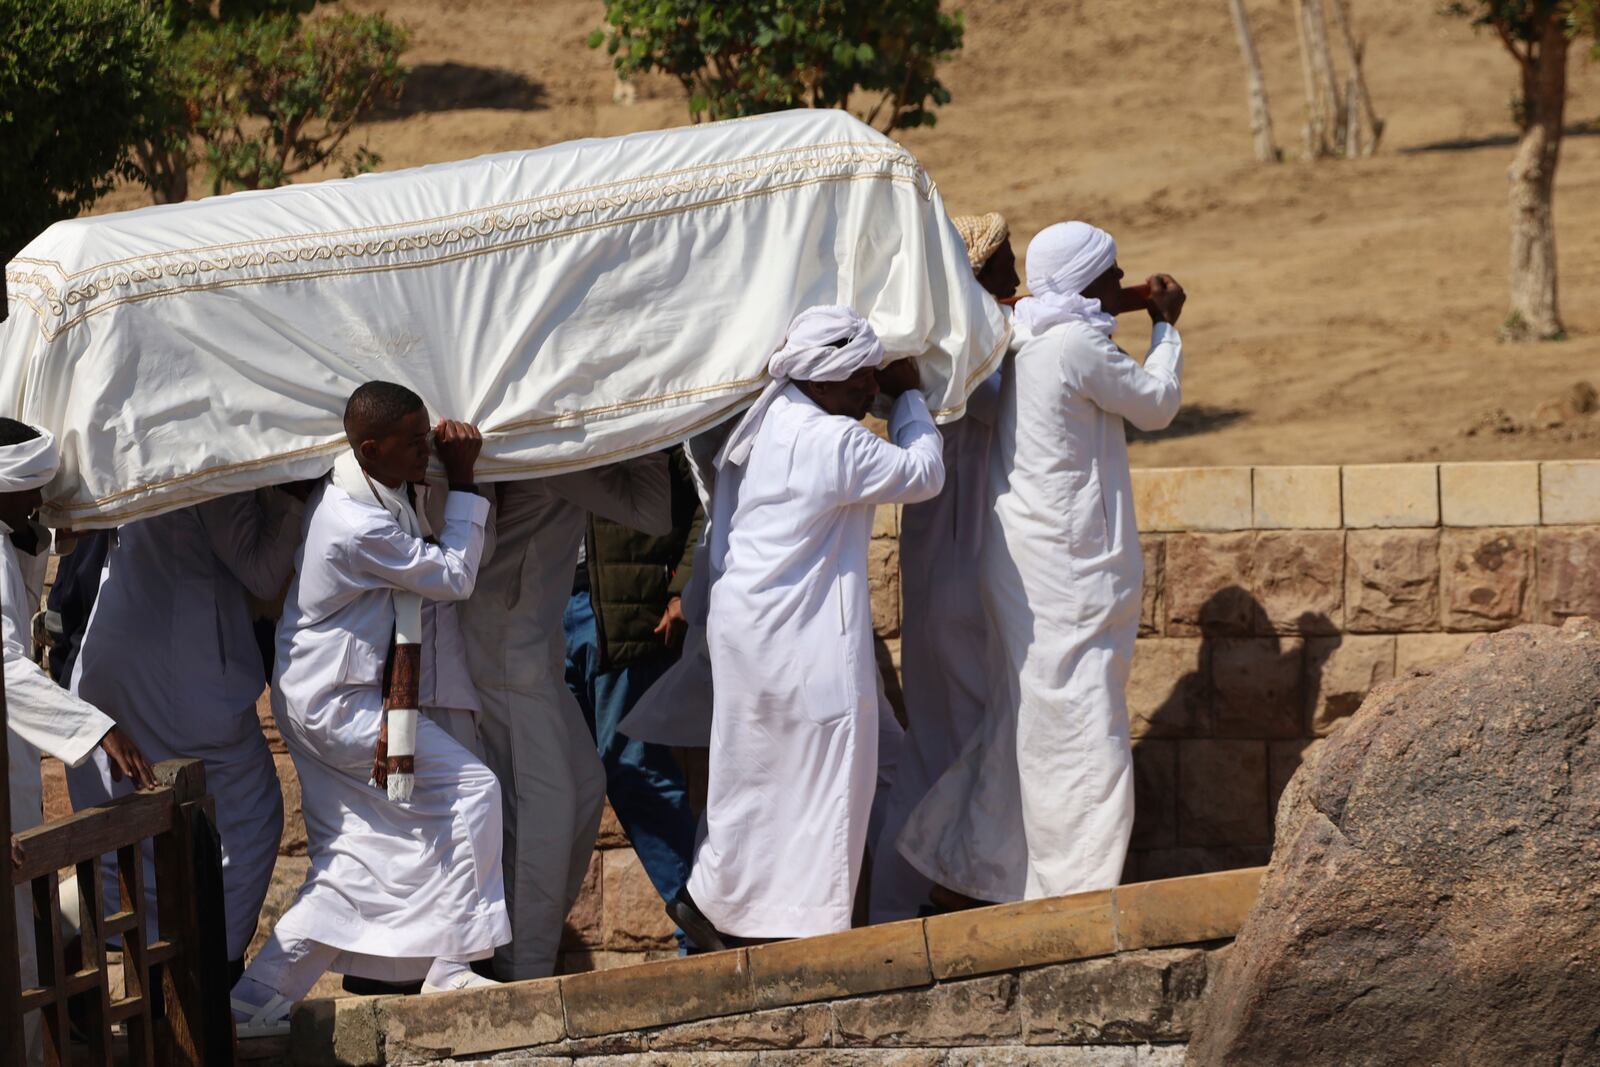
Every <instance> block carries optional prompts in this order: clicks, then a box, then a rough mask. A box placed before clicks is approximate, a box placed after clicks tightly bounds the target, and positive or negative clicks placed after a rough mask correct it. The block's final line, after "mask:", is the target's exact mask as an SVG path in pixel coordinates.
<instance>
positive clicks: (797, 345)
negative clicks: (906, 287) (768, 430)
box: [717, 304, 884, 467]
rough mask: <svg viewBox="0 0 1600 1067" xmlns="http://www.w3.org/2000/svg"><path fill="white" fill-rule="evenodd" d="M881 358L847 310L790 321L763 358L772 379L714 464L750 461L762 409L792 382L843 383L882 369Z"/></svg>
mask: <svg viewBox="0 0 1600 1067" xmlns="http://www.w3.org/2000/svg"><path fill="white" fill-rule="evenodd" d="M883 354H884V353H883V342H881V341H879V340H878V335H877V334H876V333H874V332H873V331H872V327H871V326H870V325H869V324H868V323H867V320H866V319H864V318H862V317H861V316H860V315H857V314H856V313H855V312H854V311H852V310H850V309H849V308H847V307H840V306H838V305H836V304H823V305H820V306H818V307H809V308H806V309H805V310H804V311H802V312H800V314H798V315H796V316H795V317H794V321H793V322H791V323H789V334H788V336H787V337H785V338H784V339H783V347H782V348H780V349H778V350H777V351H776V352H774V353H773V354H772V358H771V359H769V360H767V373H768V374H769V375H771V376H772V381H771V382H769V383H768V384H767V387H766V389H764V390H763V391H762V393H761V395H760V396H759V397H758V398H756V402H755V403H754V404H752V405H751V406H750V410H749V411H746V412H745V413H744V418H742V419H740V420H739V424H738V425H737V426H735V427H734V428H733V433H731V434H729V435H728V440H727V443H725V444H724V445H723V446H722V451H721V452H720V453H719V454H718V455H717V466H718V467H721V466H723V465H724V464H726V463H732V464H735V465H743V463H744V461H745V460H747V459H749V458H750V449H751V448H752V447H754V446H755V443H756V431H758V430H760V429H761V422H762V420H763V419H765V418H766V417H767V409H768V408H769V407H771V406H772V402H773V400H775V399H777V396H778V394H779V393H781V392H783V390H784V388H785V387H786V386H787V385H788V384H789V383H790V382H791V381H799V382H842V381H844V380H845V379H846V378H848V377H850V376H851V375H852V374H854V373H855V372H856V371H858V370H861V369H862V368H863V367H878V366H882V364H883Z"/></svg>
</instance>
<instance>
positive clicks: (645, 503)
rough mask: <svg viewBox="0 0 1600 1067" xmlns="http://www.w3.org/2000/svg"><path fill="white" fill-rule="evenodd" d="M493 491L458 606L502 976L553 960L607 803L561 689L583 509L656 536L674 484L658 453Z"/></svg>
mask: <svg viewBox="0 0 1600 1067" xmlns="http://www.w3.org/2000/svg"><path fill="white" fill-rule="evenodd" d="M498 489H499V506H498V509H497V512H496V517H495V551H494V555H493V556H492V557H491V558H490V559H489V561H488V563H486V564H485V565H484V568H483V573H482V575H481V576H480V579H479V582H478V591H477V592H476V593H474V594H473V596H472V598H471V599H470V600H468V601H467V602H466V603H465V604H464V605H462V613H461V615H462V622H463V625H464V627H465V633H466V639H467V649H468V653H467V654H468V658H469V660H470V662H471V665H472V676H473V679H474V681H476V683H477V687H478V693H479V696H480V698H481V699H482V702H483V714H482V717H481V718H480V720H479V736H480V738H481V740H482V743H483V750H484V759H485V761H486V762H487V763H488V765H489V766H490V767H491V768H492V769H493V770H494V773H495V774H496V776H498V778H499V780H500V784H501V790H502V796H503V798H504V820H503V821H504V855H505V887H506V899H507V901H508V902H509V907H510V912H511V930H512V939H511V942H510V943H509V944H508V945H505V946H504V947H502V948H500V949H499V950H498V951H497V952H496V953H495V971H496V973H497V974H498V975H499V976H500V977H501V978H502V979H505V980H513V979H524V978H542V977H544V976H546V975H549V974H551V973H552V972H553V971H554V969H555V963H556V952H557V950H558V949H559V948H560V944H561V928H562V924H563V922H564V921H565V920H566V917H567V912H568V911H569V910H570V909H571V907H572V904H573V901H575V900H576V899H577V897H578V890H579V888H580V887H581V886H582V884H583V876H584V874H585V873H586V872H587V871H588V869H589V857H590V854H591V853H593V851H594V842H595V835H596V833H597V832H598V831H599V828H600V813H601V809H602V807H603V805H604V803H605V793H606V778H605V769H604V768H603V767H602V766H601V764H600V756H599V753H598V752H596V750H595V747H594V738H593V737H591V736H590V734H589V729H588V727H587V726H586V725H585V723H584V720H583V712H582V710H581V709H580V708H579V707H578V702H577V700H576V699H575V698H574V697H573V695H572V691H571V690H569V689H568V688H567V683H566V654H567V653H566V649H567V640H566V633H565V631H564V630H563V628H562V616H563V613H564V612H565V610H566V604H567V599H568V598H569V597H570V596H571V595H572V575H573V571H574V570H575V569H576V567H577V564H578V547H579V546H580V545H581V544H582V543H583V534H584V529H585V525H586V523H587V520H588V516H589V513H590V512H593V513H594V514H596V515H599V516H601V517H602V518H607V519H610V520H612V521H613V522H620V523H622V524H624V525H627V526H632V527H635V528H636V529H641V530H644V531H645V532H647V533H652V534H664V533H666V532H667V531H668V530H669V529H670V528H671V525H672V518H671V493H672V488H671V482H670V480H669V478H668V472H667V463H666V457H665V456H664V455H660V454H652V455H649V456H642V457H640V458H638V459H636V460H631V461H629V462H627V463H622V464H617V465H615V466H611V467H604V468H601V469H599V470H594V471H584V472H582V473H580V474H564V475H558V476H556V477H551V478H540V479H536V480H532V481H522V482H509V483H506V484H504V485H502V486H499V487H498Z"/></svg>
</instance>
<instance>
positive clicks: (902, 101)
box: [589, 0, 962, 132]
mask: <svg viewBox="0 0 1600 1067" xmlns="http://www.w3.org/2000/svg"><path fill="white" fill-rule="evenodd" d="M961 36H962V20H961V14H960V12H955V13H953V14H946V13H945V12H943V11H941V10H940V6H939V0H606V25H605V26H604V27H602V28H600V29H597V30H595V31H594V32H593V33H592V34H590V35H589V45H590V47H592V48H598V47H600V46H602V45H604V46H605V48H606V50H607V51H608V52H609V53H610V54H611V56H612V61H613V63H614V65H615V67H616V71H617V74H618V76H619V77H621V78H624V79H626V78H628V77H629V76H630V75H634V74H641V73H645V72H648V71H661V72H663V73H666V74H669V75H671V76H672V77H674V78H677V79H678V81H679V82H680V83H681V84H682V85H683V87H684V90H685V91H686V92H687V93H688V96H689V114H690V116H691V117H692V118H693V119H694V120H695V121H696V122H698V121H701V120H704V119H712V120H715V119H724V118H732V117H734V116H738V115H756V114H761V113H763V112H768V111H782V110H785V109H787V108H794V107H837V108H846V109H850V110H853V111H855V112H856V113H857V114H858V115H860V117H861V118H863V119H864V120H866V121H867V122H869V123H871V124H873V125H874V126H877V127H878V128H879V129H882V130H884V131H885V132H887V131H889V130H892V129H896V128H902V127H912V126H932V125H933V124H934V122H935V119H936V116H935V115H934V112H933V109H934V108H935V107H937V106H939V105H941V104H946V103H949V101H950V91H949V90H948V89H946V88H945V86H944V83H942V82H941V81H939V78H938V75H937V67H938V64H939V63H940V62H942V61H943V60H945V59H947V58H949V56H950V55H952V54H953V53H954V52H956V51H957V50H958V49H960V47H961ZM858 94H859V95H860V96H863V97H865V98H867V100H868V101H869V102H868V103H866V104H865V106H863V107H860V108H856V107H854V106H852V105H853V101H854V99H855V98H856V97H857V96H858Z"/></svg>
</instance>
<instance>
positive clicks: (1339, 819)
mask: <svg viewBox="0 0 1600 1067" xmlns="http://www.w3.org/2000/svg"><path fill="white" fill-rule="evenodd" d="M1188 1062H1189V1063H1190V1064H1193V1065H1202V1067H1223V1065H1240V1064H1249V1065H1251V1067H1270V1065H1276V1064H1285V1065H1287V1064H1294V1065H1296V1067H1300V1065H1307V1064H1340V1065H1361V1064H1373V1065H1377V1064H1383V1065H1390V1064H1452V1065H1456V1064H1461V1065H1476V1064H1483V1065H1494V1067H1500V1065H1503V1064H1512V1063H1517V1064H1534V1063H1538V1064H1560V1065H1576V1064H1589V1063H1600V626H1597V624H1596V623H1595V622H1594V621H1592V620H1589V619H1574V620H1571V621H1569V622H1568V623H1567V624H1566V625H1564V626H1563V627H1562V628H1561V629H1555V628H1552V627H1547V626H1523V627H1519V628H1517V629H1515V630H1510V631H1506V632H1504V633H1500V634H1495V635H1492V636H1488V637H1484V638H1482V639H1480V640H1478V641H1476V642H1475V643H1474V644H1473V645H1472V646H1471V648H1470V649H1469V651H1468V653H1467V654H1466V655H1465V656H1464V657H1463V658H1461V659H1458V660H1456V661H1454V662H1452V663H1449V664H1446V665H1444V666H1441V667H1438V668H1436V669H1433V670H1431V671H1425V672H1421V673H1418V674H1413V675H1410V676H1408V677H1405V678H1401V679H1399V680H1397V681H1394V682H1390V683H1386V684H1385V685H1383V686H1382V687H1380V688H1379V689H1378V690H1377V691H1375V692H1374V693H1373V694H1372V696H1371V697H1370V698H1369V699H1368V700H1367V702H1366V704H1365V705H1364V706H1363V707H1362V709H1361V710H1360V711H1359V712H1358V713H1357V714H1356V715H1355V717H1354V718H1353V719H1351V720H1349V722H1348V724H1347V725H1346V726H1344V728H1343V729H1340V730H1338V731H1336V732H1335V733H1334V734H1333V736H1332V737H1330V738H1328V739H1327V741H1325V742H1324V743H1323V744H1322V745H1321V746H1320V747H1319V751H1317V752H1316V753H1315V754H1314V755H1312V756H1311V757H1310V758H1309V760H1308V762H1307V763H1306V764H1305V765H1303V766H1302V768H1301V770H1300V772H1299V774H1298V775H1297V776H1296V777H1295V779H1294V780H1293V781H1292V782H1291V783H1290V785H1289V787H1288V789H1287V790H1286V792H1285V794H1284V796H1283V800H1282V802H1281V805H1280V807H1279V813H1278V825H1277V842H1276V847H1275V849H1274V853H1273V858H1272V865H1271V868H1270V869H1269V872H1268V874H1267V877H1266V879H1265V881H1264V883H1263V885H1262V890H1261V896H1260V899H1259V900H1258V902H1257V904H1256V906H1255V909H1254V910H1253V911H1252V913H1251V916H1250V918H1249V920H1248V922H1247V923H1246V925H1245V928H1244V929H1243V930H1242V931H1241V933H1240V935H1239V938H1238V941H1237V943H1236V944H1235V945H1234V948H1233V951H1232V953H1231V954H1230V956H1229V958H1228V959H1227V961H1226V962H1225V963H1224V965H1223V966H1222V968H1221V970H1220V973H1219V974H1218V975H1217V976H1216V978H1215V980H1214V982H1213V984H1212V986H1211V988H1210V990H1209V991H1208V993H1207V996H1206V1001H1205V1003H1204V1005H1203V1008H1202V1013H1201V1019H1200V1021H1199V1023H1198V1024H1197V1026H1196V1029H1195V1033H1194V1037H1193V1041H1192V1043H1191V1045H1190V1049H1189V1058H1188Z"/></svg>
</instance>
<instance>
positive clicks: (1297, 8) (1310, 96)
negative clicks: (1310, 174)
mask: <svg viewBox="0 0 1600 1067" xmlns="http://www.w3.org/2000/svg"><path fill="white" fill-rule="evenodd" d="M1294 25H1295V30H1296V32H1297V33H1298V34H1299V38H1300V76H1301V80H1302V81H1303V82H1304V83H1305V93H1306V125H1305V131H1304V135H1305V148H1306V158H1307V159H1317V158H1319V157H1320V156H1321V155H1322V145H1323V142H1324V141H1325V140H1326V137H1327V133H1326V121H1327V120H1326V116H1325V115H1324V114H1323V112H1322V109H1321V107H1320V105H1319V102H1318V98H1317V74H1316V68H1315V67H1314V66H1313V64H1312V61H1311V42H1310V40H1309V37H1308V35H1307V33H1306V6H1305V0H1294Z"/></svg>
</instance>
